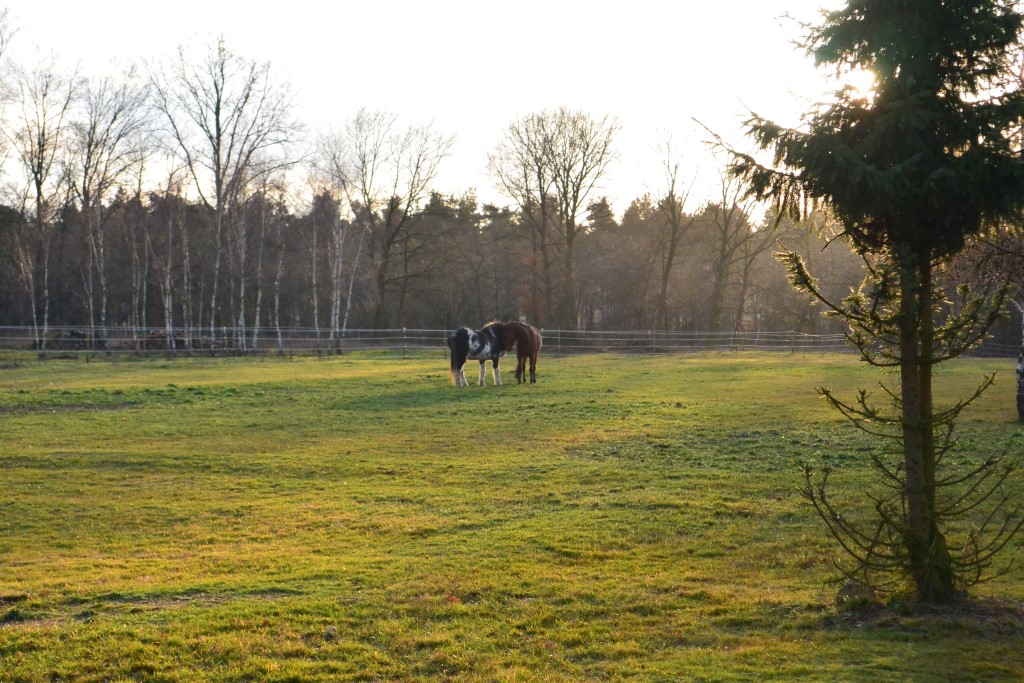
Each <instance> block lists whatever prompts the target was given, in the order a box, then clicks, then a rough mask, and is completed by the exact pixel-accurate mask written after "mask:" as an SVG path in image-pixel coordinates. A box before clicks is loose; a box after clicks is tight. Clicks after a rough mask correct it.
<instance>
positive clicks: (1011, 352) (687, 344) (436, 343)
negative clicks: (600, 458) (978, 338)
mask: <svg viewBox="0 0 1024 683" xmlns="http://www.w3.org/2000/svg"><path fill="white" fill-rule="evenodd" d="M449 332H450V330H440V329H438V330H431V329H411V328H408V329H407V328H399V329H384V330H374V329H353V330H346V332H345V334H344V335H343V336H340V337H332V335H330V334H329V333H328V332H326V331H324V330H316V329H315V328H303V327H292V328H287V329H284V328H282V329H281V330H280V331H278V330H276V329H274V328H245V329H241V328H230V327H225V328H218V329H216V330H211V329H209V328H204V329H195V328H194V329H191V330H184V329H177V328H176V329H173V330H170V331H168V330H167V329H165V328H162V327H161V328H149V329H144V330H138V329H131V328H124V327H108V328H105V329H102V330H101V329H97V330H96V331H95V332H94V333H93V334H89V333H88V331H84V330H82V329H81V328H69V327H50V328H48V329H47V330H46V333H45V334H43V333H42V332H41V331H36V330H34V329H33V328H31V327H2V326H0V350H6V351H18V350H20V351H37V352H38V353H39V354H41V355H43V356H58V355H59V356H63V357H67V356H85V357H86V358H90V357H96V356H108V355H109V356H115V355H125V354H128V355H137V356H146V355H163V356H178V355H181V356H233V355H259V354H266V355H273V354H285V355H317V354H320V355H328V354H342V353H347V352H349V351H365V350H374V351H381V352H390V353H401V354H406V353H412V352H423V351H427V350H438V351H441V352H446V351H447V349H446V346H445V341H446V339H447V337H448V334H449ZM542 334H543V335H544V353H545V354H548V355H561V354H575V353H608V352H611V353H687V352H698V351H754V350H757V351H780V352H793V353H813V352H824V353H839V352H847V351H850V347H849V346H848V345H847V343H846V339H845V338H844V336H843V335H842V334H804V333H799V332H763V331H762V332H670V331H664V330H621V331H609V332H604V331H585V330H542ZM1019 352H1020V347H1019V346H1015V345H1009V344H998V343H995V342H992V341H987V342H985V343H984V344H982V345H981V346H979V347H978V348H977V349H976V350H975V351H974V355H976V356H987V357H1016V356H1017V354H1018V353H1019Z"/></svg>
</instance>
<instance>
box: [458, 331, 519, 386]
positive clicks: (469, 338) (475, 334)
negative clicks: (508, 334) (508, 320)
mask: <svg viewBox="0 0 1024 683" xmlns="http://www.w3.org/2000/svg"><path fill="white" fill-rule="evenodd" d="M448 348H449V349H451V351H452V371H451V382H452V384H454V385H455V386H457V387H466V386H469V383H468V382H467V381H466V372H465V369H464V366H465V365H466V361H467V360H469V359H472V360H478V361H480V386H483V385H484V375H485V369H484V364H485V363H486V362H487V361H491V366H492V368H493V372H494V385H495V386H501V371H500V370H498V360H499V359H500V358H501V357H502V356H503V355H505V349H503V348H502V344H501V323H488V324H487V325H484V326H483V328H481V329H479V330H476V331H473V330H472V329H470V328H468V327H460V328H458V329H457V330H455V331H454V332H452V333H451V334H450V335H448Z"/></svg>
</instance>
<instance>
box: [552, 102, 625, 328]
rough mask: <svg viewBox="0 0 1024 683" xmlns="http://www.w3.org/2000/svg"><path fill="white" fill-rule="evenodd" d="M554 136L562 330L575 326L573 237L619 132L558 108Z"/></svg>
mask: <svg viewBox="0 0 1024 683" xmlns="http://www.w3.org/2000/svg"><path fill="white" fill-rule="evenodd" d="M555 117H556V126H555V131H556V136H555V140H554V144H553V145H551V146H550V147H549V150H550V153H551V159H550V164H551V168H552V170H553V174H554V183H555V192H556V198H557V201H558V214H559V218H560V219H561V224H562V238H563V244H562V247H563V251H562V258H563V264H564V266H563V267H564V278H565V288H564V291H563V292H562V301H561V307H560V313H561V315H560V318H561V324H562V327H563V328H568V329H574V328H576V327H577V326H578V318H579V316H578V311H577V306H576V303H577V302H576V275H575V267H576V248H575V247H576V238H577V237H578V236H579V235H580V233H582V232H583V229H584V221H583V220H582V219H583V218H584V213H585V211H586V208H587V205H588V203H589V197H590V193H591V191H592V190H593V189H594V188H595V187H596V186H597V184H598V183H599V182H600V181H601V179H602V178H603V177H604V175H605V173H606V172H607V170H608V166H609V165H610V164H611V163H612V161H613V160H614V159H615V154H614V152H613V150H612V138H613V137H614V136H615V132H616V131H617V130H618V129H619V124H618V122H617V121H616V120H615V119H611V118H609V117H607V116H605V117H603V118H601V119H600V120H595V119H591V118H590V117H589V116H587V115H586V114H584V113H583V112H580V111H577V112H570V111H569V110H568V109H566V108H565V107H562V108H561V109H559V110H558V112H557V113H556V114H555Z"/></svg>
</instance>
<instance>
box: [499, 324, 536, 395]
mask: <svg viewBox="0 0 1024 683" xmlns="http://www.w3.org/2000/svg"><path fill="white" fill-rule="evenodd" d="M499 329H500V334H501V348H502V351H511V350H512V349H513V348H514V349H515V350H516V381H517V382H519V383H520V384H522V383H523V382H525V381H526V361H527V359H529V361H530V384H536V383H537V356H538V355H539V354H540V347H541V343H542V341H543V340H542V339H541V336H540V331H539V330H537V328H535V327H533V326H532V325H527V324H525V323H516V322H511V323H501V324H500V325H499Z"/></svg>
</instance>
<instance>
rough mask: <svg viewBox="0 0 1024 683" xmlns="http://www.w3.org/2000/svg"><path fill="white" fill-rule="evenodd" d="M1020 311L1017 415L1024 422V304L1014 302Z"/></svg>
mask: <svg viewBox="0 0 1024 683" xmlns="http://www.w3.org/2000/svg"><path fill="white" fill-rule="evenodd" d="M1013 305H1014V306H1016V307H1017V311H1018V312H1019V313H1020V316H1021V321H1020V335H1021V338H1020V355H1019V356H1017V417H1018V418H1019V419H1020V421H1021V422H1024V304H1021V303H1019V302H1017V301H1014V302H1013Z"/></svg>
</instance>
